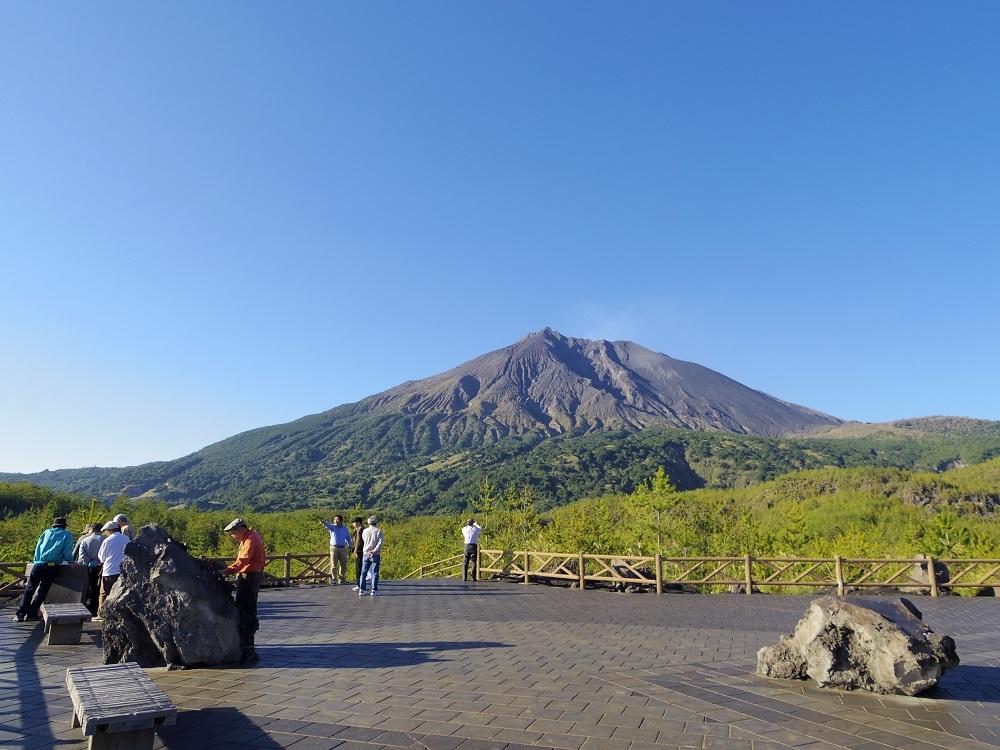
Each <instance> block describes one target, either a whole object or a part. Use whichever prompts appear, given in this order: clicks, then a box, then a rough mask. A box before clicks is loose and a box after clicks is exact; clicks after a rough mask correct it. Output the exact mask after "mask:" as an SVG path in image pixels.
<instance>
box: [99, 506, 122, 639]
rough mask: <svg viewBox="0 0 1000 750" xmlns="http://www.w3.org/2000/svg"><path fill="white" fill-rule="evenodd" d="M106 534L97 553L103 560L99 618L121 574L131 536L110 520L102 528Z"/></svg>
mask: <svg viewBox="0 0 1000 750" xmlns="http://www.w3.org/2000/svg"><path fill="white" fill-rule="evenodd" d="M101 532H102V533H104V534H105V537H104V541H103V542H101V549H100V550H99V551H98V553H97V559H98V560H100V561H101V601H100V603H99V604H98V605H97V616H98V619H100V618H102V617H103V615H104V602H105V600H106V599H107V598H108V594H110V593H111V587H112V586H114V585H115V581H117V580H118V576H119V575H120V574H121V568H122V560H124V559H125V547H126V546H128V543H129V541H130V540H129V538H128V537H127V536H125V535H124V534H123V533H122V530H121V527H119V526H118V524H117V523H115V522H114V521H108V522H107V523H106V524H104V526H103V527H102V528H101Z"/></svg>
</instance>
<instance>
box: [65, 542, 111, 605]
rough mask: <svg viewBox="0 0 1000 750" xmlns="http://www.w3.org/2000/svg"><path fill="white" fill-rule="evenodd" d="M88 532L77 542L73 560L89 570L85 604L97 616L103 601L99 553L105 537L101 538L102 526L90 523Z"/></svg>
mask: <svg viewBox="0 0 1000 750" xmlns="http://www.w3.org/2000/svg"><path fill="white" fill-rule="evenodd" d="M84 531H85V532H86V533H85V534H84V535H83V536H81V537H80V538H79V539H78V540H77V542H76V548H75V549H74V550H73V559H74V560H75V561H76V564H77V565H82V566H84V567H86V568H87V590H86V591H85V592H84V594H85V597H84V602H83V603H84V604H86V605H87V609H89V610H90V614H92V615H94V616H96V615H97V605H98V603H99V602H100V599H101V561H100V559H99V558H98V553H100V551H101V543H102V542H103V541H104V537H102V536H101V524H99V523H88V524H87V527H86V529H84Z"/></svg>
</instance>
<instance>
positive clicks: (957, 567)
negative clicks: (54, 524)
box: [0, 549, 1000, 598]
mask: <svg viewBox="0 0 1000 750" xmlns="http://www.w3.org/2000/svg"><path fill="white" fill-rule="evenodd" d="M202 559H204V560H205V561H207V562H210V563H227V564H228V563H229V562H230V561H231V559H232V558H202ZM25 565H26V563H4V562H0V598H3V597H12V596H19V595H20V594H21V593H22V592H23V591H24V584H25V576H24V568H25ZM942 565H944V566H947V569H948V574H949V575H948V580H947V581H945V580H944V576H942V575H940V573H939V574H938V575H936V576H928V575H927V574H926V572H927V571H928V570H938V569H940V568H941V566H942ZM462 566H463V555H455V556H453V557H448V558H445V559H443V560H438V561H436V562H433V563H429V564H427V565H421V566H420V567H419V568H416V569H415V570H412V571H411V572H409V573H407V574H406V575H405V576H403V578H405V579H409V578H452V577H458V576H461V574H462ZM478 568H479V575H480V577H488V576H494V577H505V578H514V579H518V580H521V581H522V582H524V583H531V582H532V581H558V582H569V583H571V584H576V585H577V587H579V588H580V589H585V588H586V587H587V584H588V583H590V584H598V585H601V584H621V585H625V586H639V587H643V588H648V589H650V590H653V591H656V593H658V594H659V593H663V591H664V590H667V589H670V588H677V587H682V586H683V587H690V588H691V589H692V590H697V591H701V592H706V593H710V592H717V591H725V590H738V591H742V592H743V593H745V594H747V595H750V594H754V593H768V592H777V591H786V590H790V589H791V590H794V589H795V588H799V589H812V590H828V591H835V592H836V593H838V594H846V593H850V592H851V591H857V590H861V589H880V588H882V589H897V588H898V589H912V590H914V592H915V593H916V592H919V591H921V590H925V591H927V592H928V593H929V594H930V595H931V596H938V595H939V594H941V593H945V592H948V591H953V590H961V589H966V590H970V591H972V590H977V589H987V588H993V589H994V590H995V591H996V593H997V594H1000V560H996V559H989V560H987V559H969V560H962V559H941V560H939V559H935V558H931V557H925V558H921V559H916V558H895V559H860V558H847V557H829V558H819V557H817V558H797V557H796V558H792V557H789V558H784V557H754V556H752V555H744V556H742V557H667V556H664V555H652V556H630V555H585V554H583V553H579V552H578V553H567V552H533V551H526V550H515V551H512V550H487V549H481V550H480V551H479V559H478ZM915 569H916V570H915ZM921 570H922V575H921V576H920V580H917V579H916V578H915V576H914V573H916V572H920V571H921ZM329 579H330V556H329V555H328V554H327V553H325V552H323V553H317V554H305V555H297V554H292V553H290V552H287V553H285V554H284V555H272V556H269V557H268V558H267V560H266V563H265V567H264V586H292V585H295V584H301V583H325V582H326V581H328V580H329Z"/></svg>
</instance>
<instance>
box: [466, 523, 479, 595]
mask: <svg viewBox="0 0 1000 750" xmlns="http://www.w3.org/2000/svg"><path fill="white" fill-rule="evenodd" d="M482 530H483V528H482V526H480V525H479V524H478V523H476V519H475V518H470V519H469V520H468V521H466V523H465V526H463V527H462V536H463V537H465V563H464V565H463V566H462V580H463V581H468V580H469V563H472V580H473V581H475V580H477V578H478V574H479V534H480V532H482Z"/></svg>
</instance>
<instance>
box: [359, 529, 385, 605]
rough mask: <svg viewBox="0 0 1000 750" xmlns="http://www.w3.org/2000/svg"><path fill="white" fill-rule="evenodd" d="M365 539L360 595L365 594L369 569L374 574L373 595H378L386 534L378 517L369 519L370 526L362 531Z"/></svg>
mask: <svg viewBox="0 0 1000 750" xmlns="http://www.w3.org/2000/svg"><path fill="white" fill-rule="evenodd" d="M361 538H362V539H363V540H364V543H365V547H364V550H363V553H362V554H363V556H364V561H363V562H362V563H361V578H360V580H359V581H358V596H364V595H365V584H366V583H367V580H366V579H367V578H368V571H371V574H372V596H378V569H379V566H380V565H381V564H382V542H383V541H385V535H384V534H383V533H382V529H380V528H379V527H378V519H377V518H376V517H375V516H372V517H371V518H369V519H368V528H367V529H365V530H364V531H362V532H361Z"/></svg>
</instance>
